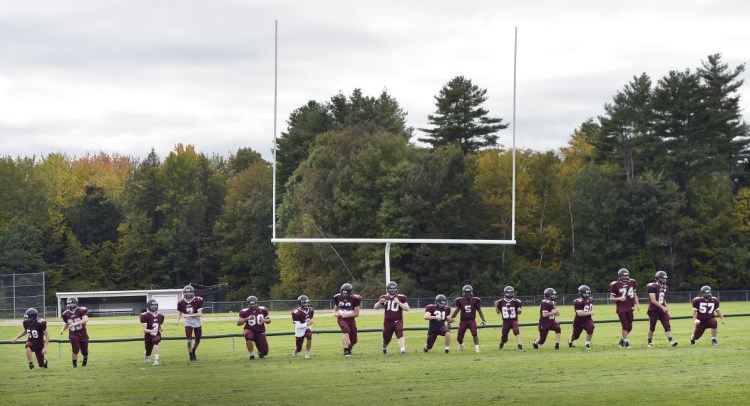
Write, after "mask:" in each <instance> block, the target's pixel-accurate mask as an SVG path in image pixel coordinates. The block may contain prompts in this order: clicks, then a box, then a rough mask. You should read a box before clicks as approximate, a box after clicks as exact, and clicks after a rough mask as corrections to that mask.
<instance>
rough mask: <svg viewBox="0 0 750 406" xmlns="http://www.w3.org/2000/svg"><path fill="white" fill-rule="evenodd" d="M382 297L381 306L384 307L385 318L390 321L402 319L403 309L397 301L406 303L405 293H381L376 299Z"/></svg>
mask: <svg viewBox="0 0 750 406" xmlns="http://www.w3.org/2000/svg"><path fill="white" fill-rule="evenodd" d="M380 299H384V300H385V302H384V303H383V308H385V319H386V320H390V321H397V320H403V319H404V309H402V308H401V306H399V305H398V303H399V302H400V303H406V302H407V301H408V298H407V297H406V295H402V294H398V295H396V296H391V295H382V296H380V298H378V300H380Z"/></svg>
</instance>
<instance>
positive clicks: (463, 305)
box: [453, 296, 482, 320]
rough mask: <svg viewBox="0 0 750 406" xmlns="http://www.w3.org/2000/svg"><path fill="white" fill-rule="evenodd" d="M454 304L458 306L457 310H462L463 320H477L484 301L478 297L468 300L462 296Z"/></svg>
mask: <svg viewBox="0 0 750 406" xmlns="http://www.w3.org/2000/svg"><path fill="white" fill-rule="evenodd" d="M453 304H455V305H456V308H458V309H460V310H461V311H460V313H461V320H476V318H477V310H478V309H479V308H480V307H481V305H482V299H480V298H478V297H476V296H474V297H472V298H471V299H466V298H465V297H463V296H461V297H457V298H456V300H454V301H453Z"/></svg>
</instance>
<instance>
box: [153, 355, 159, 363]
mask: <svg viewBox="0 0 750 406" xmlns="http://www.w3.org/2000/svg"><path fill="white" fill-rule="evenodd" d="M154 361H156V362H159V354H156V355H154Z"/></svg>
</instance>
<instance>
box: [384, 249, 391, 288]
mask: <svg viewBox="0 0 750 406" xmlns="http://www.w3.org/2000/svg"><path fill="white" fill-rule="evenodd" d="M390 281H391V243H386V244H385V286H388V282H390ZM386 293H388V289H386Z"/></svg>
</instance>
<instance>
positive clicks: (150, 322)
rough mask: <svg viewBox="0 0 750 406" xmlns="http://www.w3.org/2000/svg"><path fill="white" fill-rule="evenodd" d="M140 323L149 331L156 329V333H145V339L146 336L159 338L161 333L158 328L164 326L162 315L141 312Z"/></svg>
mask: <svg viewBox="0 0 750 406" xmlns="http://www.w3.org/2000/svg"><path fill="white" fill-rule="evenodd" d="M141 323H142V324H145V325H146V328H147V329H149V330H153V329H156V333H145V335H146V337H148V336H159V337H161V332H160V331H159V327H160V326H163V325H164V315H163V314H161V313H159V312H156V313H151V312H143V313H141Z"/></svg>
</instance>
